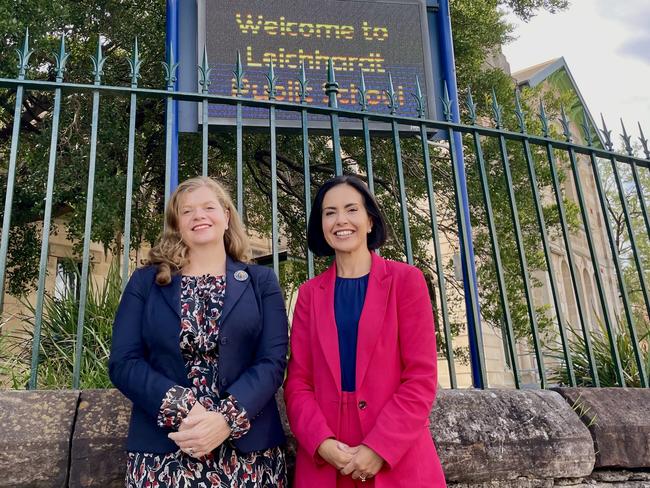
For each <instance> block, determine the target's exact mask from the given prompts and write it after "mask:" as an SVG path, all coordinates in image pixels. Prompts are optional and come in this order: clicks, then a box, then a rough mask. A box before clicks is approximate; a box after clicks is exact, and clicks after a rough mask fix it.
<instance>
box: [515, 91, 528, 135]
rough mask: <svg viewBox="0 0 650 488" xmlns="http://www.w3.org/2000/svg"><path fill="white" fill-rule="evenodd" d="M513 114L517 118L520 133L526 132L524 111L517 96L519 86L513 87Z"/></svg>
mask: <svg viewBox="0 0 650 488" xmlns="http://www.w3.org/2000/svg"><path fill="white" fill-rule="evenodd" d="M515 115H516V116H517V119H518V120H519V128H520V129H521V133H522V134H525V133H526V113H525V112H524V111H523V109H522V108H521V100H520V98H519V87H516V88H515Z"/></svg>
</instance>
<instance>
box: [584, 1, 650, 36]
mask: <svg viewBox="0 0 650 488" xmlns="http://www.w3.org/2000/svg"><path fill="white" fill-rule="evenodd" d="M578 1H584V0H578ZM595 4H596V11H597V12H598V13H599V14H600V15H601V16H602V17H603V18H607V19H613V20H617V21H619V22H621V23H623V24H625V25H627V26H628V27H635V28H639V29H641V31H642V32H644V31H645V32H647V31H648V18H650V3H649V2H648V0H625V1H618V2H612V1H611V0H596V2H595Z"/></svg>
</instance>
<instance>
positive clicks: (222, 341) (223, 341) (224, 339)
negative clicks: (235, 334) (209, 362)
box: [220, 337, 228, 346]
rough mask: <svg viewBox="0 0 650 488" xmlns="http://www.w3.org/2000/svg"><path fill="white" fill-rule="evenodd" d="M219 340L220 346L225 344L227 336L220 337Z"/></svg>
mask: <svg viewBox="0 0 650 488" xmlns="http://www.w3.org/2000/svg"><path fill="white" fill-rule="evenodd" d="M220 342H221V345H222V346H225V345H226V344H228V338H227V337H222V338H221V341H220Z"/></svg>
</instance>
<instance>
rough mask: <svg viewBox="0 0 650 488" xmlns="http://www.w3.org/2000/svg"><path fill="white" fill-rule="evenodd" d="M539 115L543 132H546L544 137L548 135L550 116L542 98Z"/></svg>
mask: <svg viewBox="0 0 650 488" xmlns="http://www.w3.org/2000/svg"><path fill="white" fill-rule="evenodd" d="M537 116H538V117H539V120H540V122H541V124H542V133H543V134H544V137H548V136H549V126H548V117H547V116H546V110H545V109H544V102H543V101H542V100H540V101H539V114H537Z"/></svg>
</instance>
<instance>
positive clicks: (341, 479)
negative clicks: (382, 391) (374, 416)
mask: <svg viewBox="0 0 650 488" xmlns="http://www.w3.org/2000/svg"><path fill="white" fill-rule="evenodd" d="M338 440H340V441H341V442H345V443H346V444H347V445H348V446H358V445H359V444H361V441H363V432H362V430H361V424H360V422H359V413H358V406H357V394H356V393H355V392H347V391H344V392H343V398H342V405H341V430H340V433H339V439H338ZM374 486H375V480H374V478H368V479H367V480H366V481H365V482H362V481H361V480H353V479H352V476H351V475H348V476H343V475H342V474H341V473H340V472H339V473H338V474H337V475H336V487H337V488H373V487H374Z"/></svg>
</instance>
